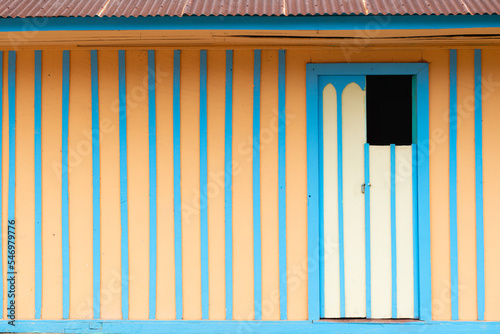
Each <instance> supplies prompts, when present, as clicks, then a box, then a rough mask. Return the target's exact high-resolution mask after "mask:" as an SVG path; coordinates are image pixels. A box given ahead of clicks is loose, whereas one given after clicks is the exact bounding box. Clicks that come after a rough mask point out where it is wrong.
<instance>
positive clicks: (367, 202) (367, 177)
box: [365, 143, 372, 319]
mask: <svg viewBox="0 0 500 334" xmlns="http://www.w3.org/2000/svg"><path fill="white" fill-rule="evenodd" d="M365 260H366V318H367V319H370V318H371V317H372V280H371V272H372V271H371V243H370V144H368V143H366V144H365Z"/></svg>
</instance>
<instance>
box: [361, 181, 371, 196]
mask: <svg viewBox="0 0 500 334" xmlns="http://www.w3.org/2000/svg"><path fill="white" fill-rule="evenodd" d="M367 186H368V187H370V186H371V184H370V183H368V184H366V183H363V184H362V185H361V193H362V194H364V193H365V188H366V187H367Z"/></svg>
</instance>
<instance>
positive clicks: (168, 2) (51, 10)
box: [0, 0, 500, 18]
mask: <svg viewBox="0 0 500 334" xmlns="http://www.w3.org/2000/svg"><path fill="white" fill-rule="evenodd" d="M499 13H500V0H219V1H216V0H43V1H41V0H3V1H2V2H1V3H0V17H4V18H5V17H58V16H62V17H77V16H107V17H112V16H123V17H131V16H134V17H137V16H183V15H188V16H208V15H214V16H234V15H250V16H254V15H256V16H266V15H267V16H280V15H291V16H297V15H343V14H344V15H346V14H347V15H460V14H464V15H467V14H470V15H476V14H480V15H484V14H490V15H493V14H499Z"/></svg>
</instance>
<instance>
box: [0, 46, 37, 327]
mask: <svg viewBox="0 0 500 334" xmlns="http://www.w3.org/2000/svg"><path fill="white" fill-rule="evenodd" d="M0 59H1V55H0ZM1 71H2V70H1V69H0V87H2V82H1V80H2V79H1V76H2V73H1ZM0 104H1V98H0ZM1 124H2V123H1V121H0V129H1V128H2V125H1ZM0 136H1V130H0ZM1 155H2V153H1V149H0V161H1ZM0 163H1V162H0ZM0 201H1V195H0ZM0 211H1V210H0ZM0 247H1V244H0ZM0 267H1V262H0ZM0 279H1V275H0ZM0 287H1V284H0ZM41 315H42V51H41V50H36V51H35V319H40V317H41Z"/></svg>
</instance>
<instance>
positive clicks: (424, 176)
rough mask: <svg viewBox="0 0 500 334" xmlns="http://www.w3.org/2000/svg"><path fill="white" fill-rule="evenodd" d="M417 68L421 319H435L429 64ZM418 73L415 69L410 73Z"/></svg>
mask: <svg viewBox="0 0 500 334" xmlns="http://www.w3.org/2000/svg"><path fill="white" fill-rule="evenodd" d="M418 65H420V66H421V68H420V69H419V70H418V72H417V149H418V150H417V166H418V176H417V177H418V242H419V245H418V256H419V267H418V272H419V282H420V289H419V293H420V296H419V298H420V304H419V306H420V310H419V313H420V315H419V318H420V319H421V320H432V294H431V224H430V222H431V217H430V197H429V189H430V186H429V66H428V64H418ZM409 74H415V73H411V72H410V73H409Z"/></svg>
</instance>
